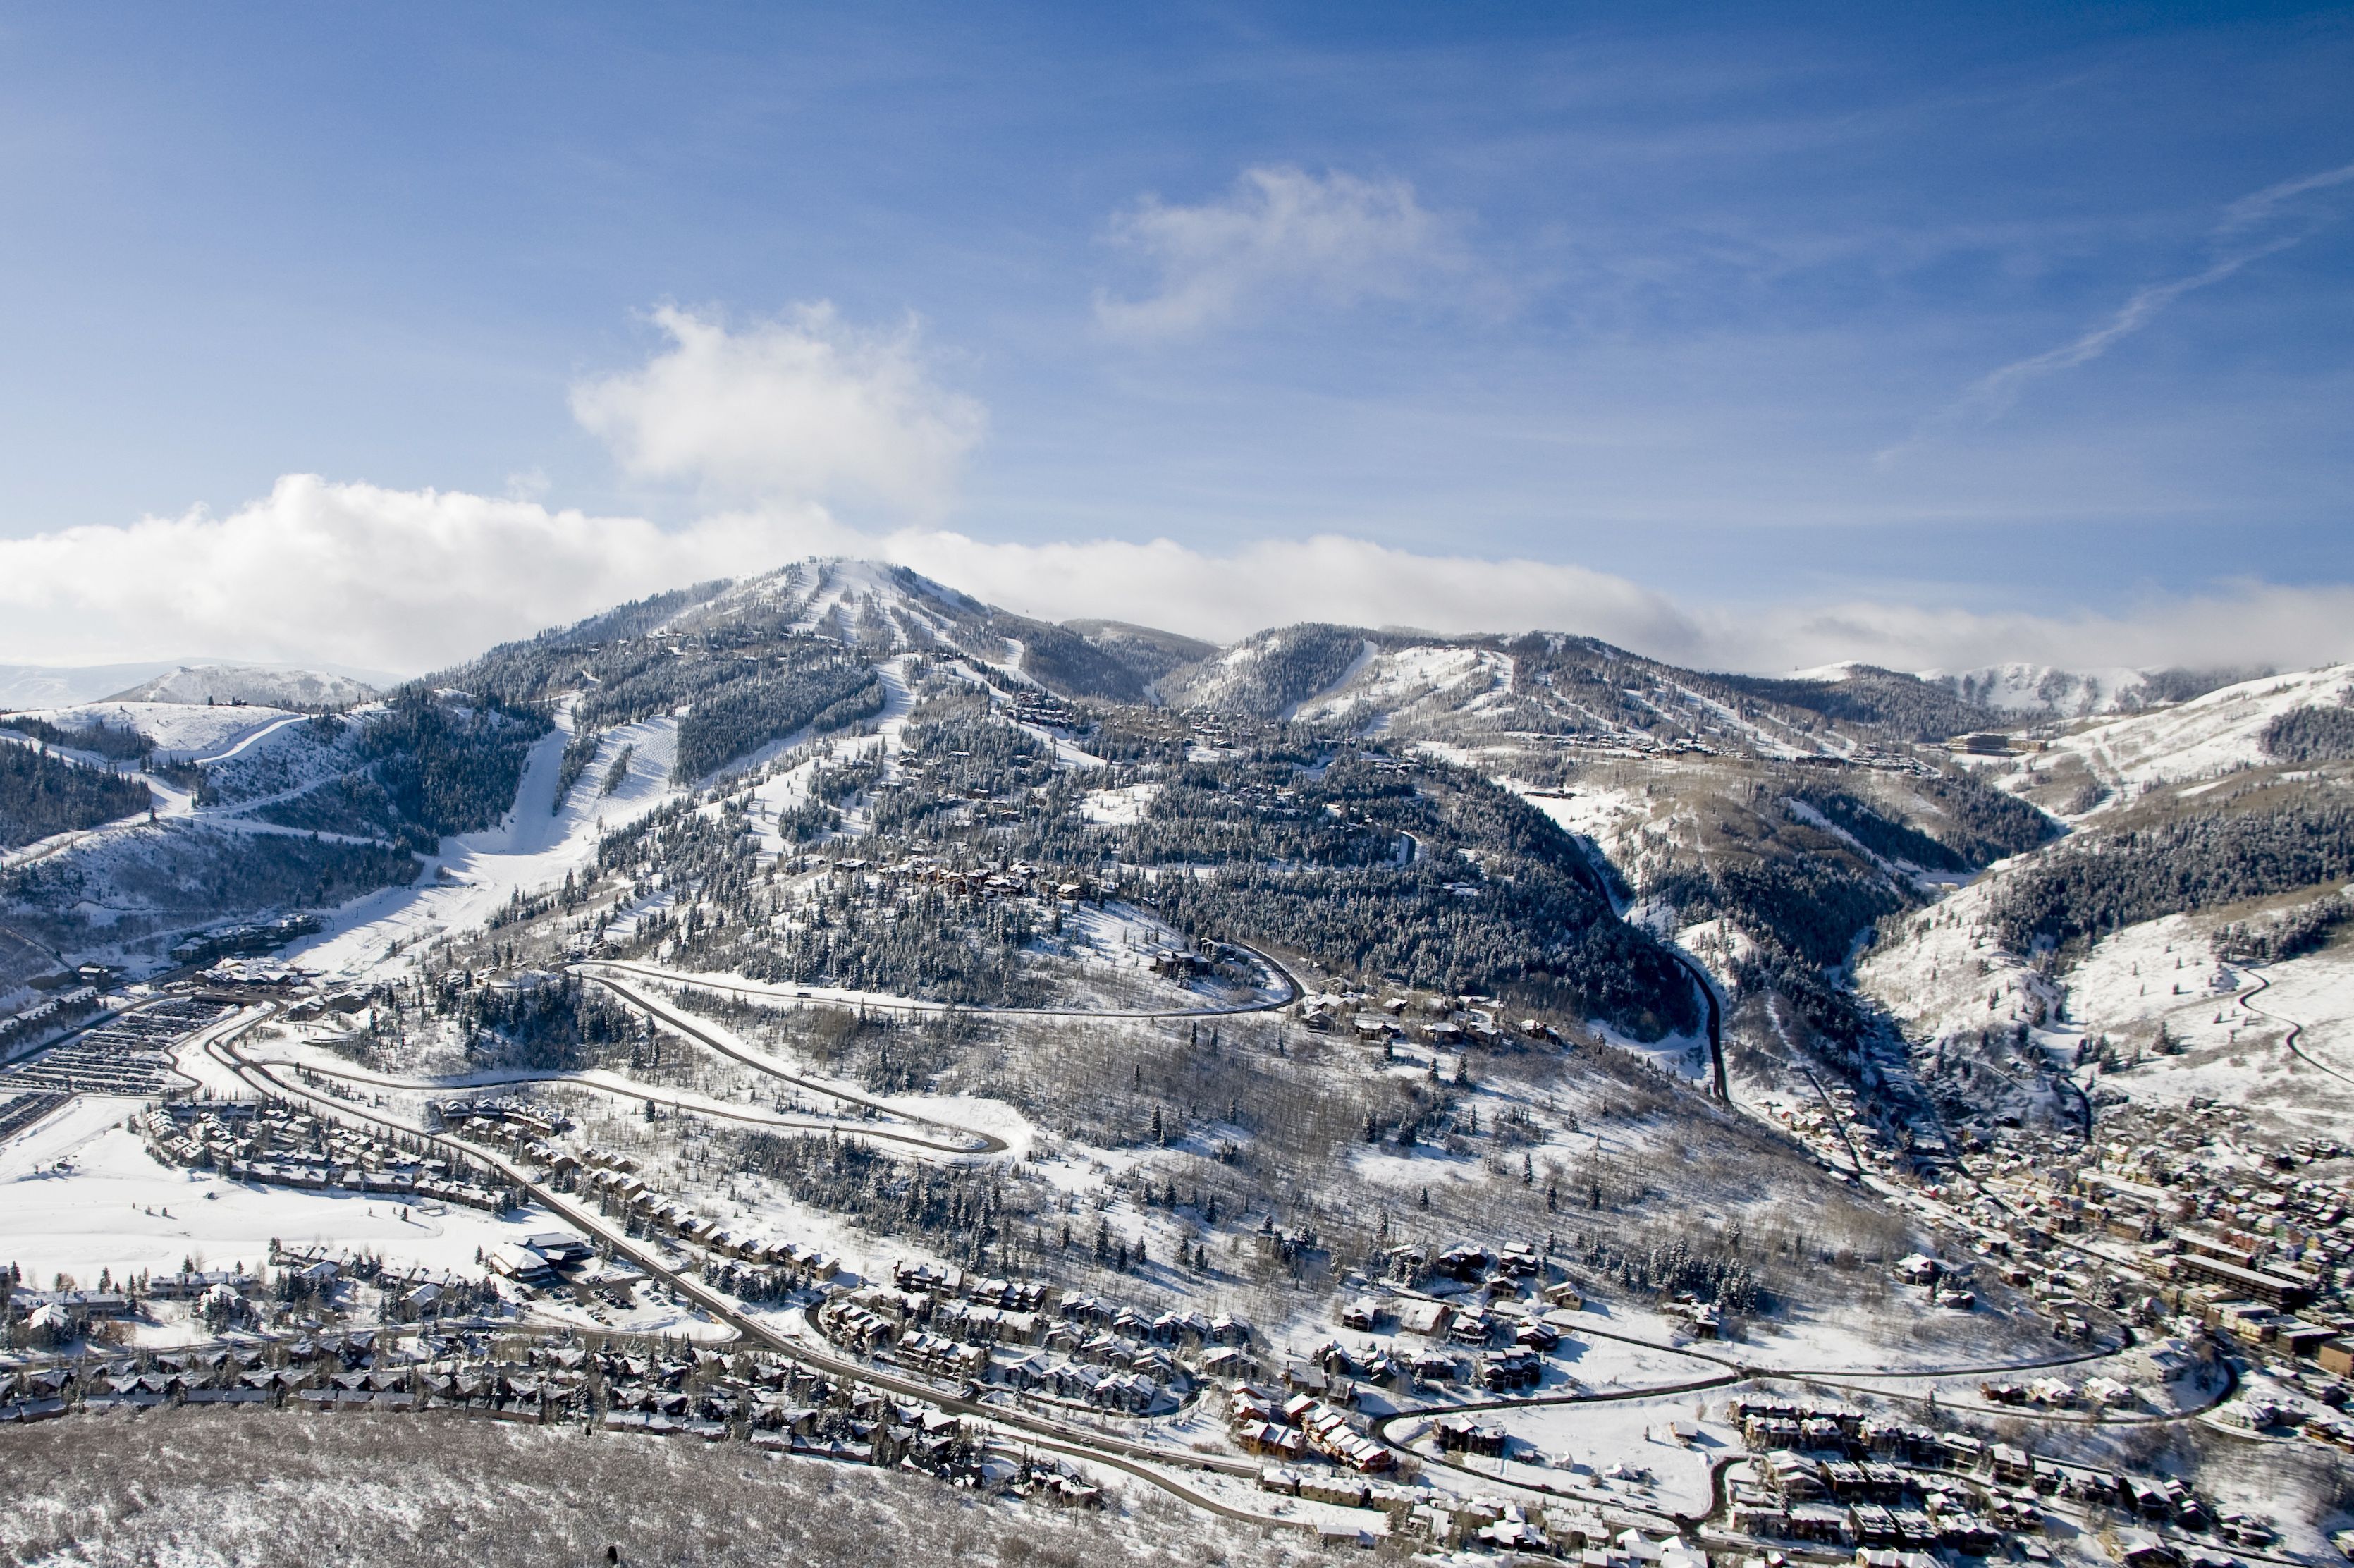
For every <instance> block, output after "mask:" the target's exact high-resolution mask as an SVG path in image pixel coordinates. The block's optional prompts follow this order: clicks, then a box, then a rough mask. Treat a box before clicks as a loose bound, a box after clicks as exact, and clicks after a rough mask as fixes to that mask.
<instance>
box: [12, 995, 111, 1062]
mask: <svg viewBox="0 0 2354 1568" xmlns="http://www.w3.org/2000/svg"><path fill="white" fill-rule="evenodd" d="M97 1011H98V988H97V987H96V986H94V985H78V986H75V987H73V988H72V989H70V990H69V991H60V992H59V993H58V994H57V995H55V996H52V997H50V998H48V1000H47V1001H37V1002H35V1003H34V1004H33V1005H32V1006H30V1007H27V1008H22V1009H20V1010H18V1011H17V1012H11V1013H6V1014H0V1057H5V1056H6V1055H7V1054H9V1053H10V1052H12V1051H14V1050H16V1048H18V1047H19V1046H22V1045H25V1044H28V1043H29V1042H32V1041H34V1040H37V1039H39V1038H40V1037H41V1036H42V1035H43V1034H45V1033H49V1032H50V1031H52V1030H55V1029H57V1028H58V1026H60V1025H61V1024H66V1023H70V1022H73V1021H74V1020H75V1019H78V1018H86V1017H88V1016H89V1015H90V1014H91V1013H92V1012H97Z"/></svg>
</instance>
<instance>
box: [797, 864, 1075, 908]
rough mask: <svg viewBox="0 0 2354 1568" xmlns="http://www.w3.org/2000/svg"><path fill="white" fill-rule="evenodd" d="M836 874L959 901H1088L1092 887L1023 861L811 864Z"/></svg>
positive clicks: (869, 886)
mask: <svg viewBox="0 0 2354 1568" xmlns="http://www.w3.org/2000/svg"><path fill="white" fill-rule="evenodd" d="M816 864H818V865H822V866H823V867H824V868H825V869H826V870H828V871H830V872H832V873H833V874H835V875H837V876H843V877H849V878H852V879H854V881H855V882H856V884H857V885H860V886H862V887H864V888H867V889H870V890H872V891H875V892H883V891H888V890H892V889H913V888H917V887H930V888H937V889H938V891H940V892H942V893H946V894H950V895H955V896H957V897H960V898H983V899H988V898H1044V897H1049V896H1051V897H1055V898H1059V899H1061V900H1063V901H1064V902H1066V903H1073V902H1076V901H1077V900H1079V899H1082V898H1088V897H1092V896H1094V895H1095V892H1096V888H1095V885H1094V884H1093V883H1091V882H1090V881H1088V880H1087V879H1086V878H1079V879H1076V880H1066V881H1061V882H1049V881H1048V880H1046V874H1045V872H1044V870H1043V869H1042V868H1041V867H1038V866H1035V865H1033V864H1031V863H1029V862H1028V861H1026V860H1015V861H1008V862H1006V863H1004V864H1002V865H1001V866H999V867H998V868H997V869H996V870H994V871H991V870H988V869H986V868H983V867H981V866H960V865H952V864H950V863H948V862H946V861H943V860H941V859H940V858H939V857H938V856H936V855H928V854H918V855H908V856H906V857H905V858H903V859H899V860H892V861H883V862H876V861H872V860H867V859H864V857H861V856H845V857H843V858H842V859H838V860H831V861H821V862H816Z"/></svg>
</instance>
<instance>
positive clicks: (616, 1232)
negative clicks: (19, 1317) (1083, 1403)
mask: <svg viewBox="0 0 2354 1568" xmlns="http://www.w3.org/2000/svg"><path fill="white" fill-rule="evenodd" d="M274 1012H275V1009H274V1008H273V1009H269V1010H266V1011H263V1012H259V1013H257V1014H256V1015H255V1016H254V1017H253V1018H251V1019H249V1020H247V1021H246V1022H245V1027H247V1028H250V1027H251V1026H252V1025H254V1024H257V1023H260V1022H262V1021H263V1020H265V1019H266V1018H268V1017H270V1016H271V1015H272V1014H273V1013H274ZM205 1049H206V1051H207V1054H210V1055H211V1056H212V1057H213V1059H214V1060H215V1061H217V1062H218V1063H219V1064H220V1065H222V1066H224V1067H225V1068H227V1069H228V1071H229V1072H231V1073H233V1074H235V1075H237V1076H238V1077H239V1079H241V1080H242V1081H244V1082H245V1083H247V1084H248V1085H249V1086H252V1087H253V1088H255V1089H257V1090H259V1091H260V1092H262V1093H264V1094H268V1095H271V1096H275V1097H281V1098H292V1099H299V1100H302V1101H303V1102H304V1103H305V1104H307V1105H309V1106H310V1107H312V1108H313V1109H314V1110H316V1111H318V1112H319V1113H320V1114H322V1115H323V1116H326V1117H329V1118H334V1119H336V1120H339V1121H345V1122H351V1121H357V1122H361V1123H364V1124H366V1125H367V1126H369V1127H372V1128H377V1129H379V1130H383V1131H388V1132H395V1133H398V1134H401V1135H403V1136H406V1137H408V1138H413V1139H421V1140H422V1141H424V1142H426V1143H428V1144H431V1145H433V1146H435V1147H437V1148H439V1149H440V1150H443V1151H444V1152H446V1153H450V1154H454V1155H457V1156H459V1157H461V1158H462V1159H465V1160H472V1161H473V1162H475V1163H476V1164H479V1165H483V1166H487V1167H489V1168H490V1169H492V1170H494V1171H498V1172H499V1173H500V1174H501V1175H502V1176H504V1178H506V1180H507V1181H510V1182H511V1183H513V1184H514V1186H515V1187H516V1188H517V1189H519V1190H520V1191H523V1192H528V1193H530V1194H531V1196H532V1198H533V1199H534V1200H535V1202H539V1203H540V1204H542V1205H543V1206H545V1207H546V1209H547V1210H548V1211H549V1212H550V1213H554V1214H557V1215H558V1216H560V1217H561V1218H563V1219H564V1220H565V1221H567V1223H569V1224H572V1225H573V1226H574V1227H576V1228H577V1229H578V1230H579V1231H580V1232H581V1233H582V1234H584V1235H588V1236H593V1237H596V1238H598V1239H599V1240H601V1241H603V1242H604V1243H605V1244H606V1245H609V1246H610V1248H611V1249H612V1250H613V1252H614V1253H615V1254H617V1255H620V1256H623V1257H626V1258H628V1259H629V1260H630V1261H631V1263H633V1264H635V1265H637V1266H639V1267H640V1268H642V1269H643V1270H645V1271H646V1273H647V1275H648V1276H649V1277H652V1278H656V1279H660V1280H662V1281H663V1283H664V1284H665V1285H667V1286H668V1287H670V1288H671V1289H672V1290H673V1291H674V1292H675V1293H677V1294H678V1295H679V1296H681V1297H684V1298H688V1299H691V1300H693V1301H694V1302H695V1304H696V1305H697V1306H699V1307H701V1308H703V1309H704V1310H705V1311H706V1312H708V1313H710V1314H711V1315H712V1316H713V1317H714V1318H716V1319H718V1320H719V1321H720V1322H723V1323H726V1325H728V1326H729V1327H730V1328H732V1329H734V1330H736V1331H737V1334H738V1335H739V1336H741V1337H743V1338H745V1339H748V1340H757V1341H758V1342H759V1343H761V1344H763V1345H766V1346H768V1347H769V1348H771V1349H773V1350H776V1351H781V1352H783V1353H784V1354H786V1355H790V1356H792V1357H794V1358H796V1359H798V1360H799V1361H802V1362H804V1363H806V1364H808V1365H811V1366H815V1367H819V1368H822V1369H823V1370H825V1371H826V1372H831V1373H832V1374H833V1375H835V1376H838V1377H842V1378H846V1379H852V1380H854V1381H857V1382H860V1383H866V1384H868V1385H869V1386H871V1387H875V1388H880V1389H884V1390H886V1391H888V1392H890V1393H896V1394H900V1395H902V1396H904V1397H906V1398H909V1399H913V1400H917V1401H918V1402H920V1403H922V1404H929V1405H933V1406H936V1407H938V1408H939V1409H942V1410H947V1411H950V1412H953V1413H955V1414H960V1415H969V1416H971V1417H973V1418H975V1419H977V1420H981V1421H984V1422H988V1423H991V1424H993V1425H997V1426H999V1427H1002V1428H1011V1429H1012V1431H1011V1433H1010V1435H1011V1436H1013V1438H1014V1439H1015V1440H1016V1441H1019V1442H1023V1443H1030V1444H1034V1445H1035V1446H1039V1447H1042V1448H1045V1449H1048V1450H1050V1451H1052V1452H1055V1453H1060V1454H1066V1455H1069V1456H1072V1457H1078V1458H1083V1459H1086V1460H1087V1461H1088V1462H1089V1463H1091V1464H1098V1465H1105V1466H1108V1467H1112V1468H1114V1469H1118V1470H1121V1471H1124V1472H1126V1473H1128V1474H1130V1475H1133V1476H1136V1477H1137V1478H1140V1479H1141V1480H1145V1481H1149V1482H1150V1483H1151V1484H1152V1485H1154V1486H1156V1487H1159V1488H1161V1489H1162V1490H1164V1491H1166V1492H1169V1493H1170V1494H1171V1495H1172V1496H1174V1497H1176V1498H1178V1499H1181V1500H1182V1501H1184V1502H1187V1503H1190V1504H1192V1505H1193V1506H1194V1507H1197V1508H1201V1509H1204V1510H1208V1511H1210V1512H1213V1513H1215V1514H1217V1515H1219V1516H1220V1517H1222V1518H1225V1519H1231V1520H1237V1521H1239V1522H1242V1523H1246V1524H1257V1525H1262V1526H1266V1527H1267V1528H1269V1529H1278V1530H1306V1529H1310V1526H1309V1525H1307V1524H1305V1523H1304V1522H1303V1521H1301V1520H1296V1519H1283V1518H1279V1517H1278V1516H1275V1515H1272V1514H1262V1513H1256V1512H1253V1511H1251V1510H1247V1509H1238V1508H1235V1507H1233V1506H1232V1505H1230V1504H1227V1503H1224V1502H1220V1501H1218V1500H1217V1499H1214V1498H1212V1497H1209V1496H1207V1495H1205V1494H1204V1493H1202V1492H1200V1491H1197V1490H1195V1489H1193V1488H1192V1487H1189V1486H1187V1485H1185V1484H1184V1483H1183V1482H1182V1481H1180V1480H1178V1479H1177V1478H1174V1477H1172V1476H1169V1475H1166V1474H1164V1473H1162V1472H1161V1471H1160V1470H1159V1469H1156V1468H1151V1467H1150V1466H1161V1465H1167V1466H1174V1467H1178V1468H1181V1469H1194V1470H1206V1471H1212V1472H1215V1473H1218V1474H1223V1475H1230V1476H1237V1477H1240V1476H1256V1475H1257V1473H1258V1466H1257V1464H1256V1463H1255V1462H1252V1461H1249V1460H1238V1459H1229V1458H1225V1457H1214V1456H1209V1455H1202V1454H1188V1453H1181V1452H1176V1451H1172V1450H1169V1449H1165V1448H1159V1447H1155V1446H1151V1445H1149V1444H1142V1443H1131V1442H1129V1441H1128V1440H1126V1439H1124V1438H1119V1437H1112V1436H1105V1435H1102V1434H1099V1433H1091V1432H1087V1431H1083V1430H1080V1429H1077V1428H1075V1427H1070V1426H1066V1425H1063V1424H1062V1423H1060V1422H1055V1421H1048V1420H1045V1419H1043V1418H1041V1417H1038V1416H1034V1415H1032V1414H1028V1413H1027V1412H1023V1411H1013V1410H1006V1409H1002V1408H1001V1407H999V1406H996V1405H991V1404H981V1403H980V1402H978V1401H973V1400H967V1399H962V1398H959V1397H956V1396H954V1395H950V1394H947V1393H943V1392H942V1391H941V1390H939V1389H938V1388H936V1387H934V1386H932V1385H931V1384H929V1383H924V1382H921V1381H918V1380H917V1379H913V1378H908V1377H902V1376H899V1375H897V1374H896V1373H892V1372H885V1371H882V1370H880V1369H878V1368H875V1367H873V1366H869V1365H867V1364H866V1363H864V1362H862V1361H853V1360H850V1359H849V1358H847V1357H843V1356H840V1355H836V1354H834V1353H832V1351H824V1350H818V1349H815V1348H812V1347H811V1345H810V1344H809V1343H808V1342H807V1341H805V1340H801V1339H798V1338H796V1337H793V1336H790V1335H788V1334H784V1333H781V1332H779V1331H778V1330H776V1329H774V1328H772V1327H771V1326H769V1324H767V1323H765V1322H762V1321H761V1320H760V1319H756V1318H753V1317H751V1316H749V1315H748V1314H747V1313H745V1312H744V1311H743V1310H741V1309H740V1308H737V1306H735V1305H734V1304H733V1303H732V1302H730V1301H729V1300H728V1299H727V1298H726V1297H724V1296H722V1295H721V1294H720V1293H719V1292H717V1291H716V1290H714V1289H712V1288H711V1287H709V1286H707V1285H705V1284H704V1283H703V1282H702V1281H701V1280H700V1279H697V1278H695V1277H694V1276H693V1275H692V1274H688V1273H684V1272H682V1271H680V1270H678V1269H675V1268H673V1267H672V1266H670V1265H669V1264H668V1263H667V1262H666V1261H664V1260H663V1257H662V1255H660V1254H659V1253H657V1252H656V1251H655V1250H654V1249H653V1248H652V1247H650V1246H648V1245H645V1244H644V1243H642V1241H640V1240H638V1239H637V1238H634V1237H631V1236H630V1235H628V1234H625V1233H624V1232H623V1231H622V1230H621V1229H620V1227H619V1226H617V1225H615V1224H613V1223H612V1222H611V1221H610V1220H608V1219H607V1218H605V1216H604V1215H602V1214H600V1213H597V1212H596V1211H595V1210H593V1209H590V1208H588V1207H587V1206H585V1205H583V1204H580V1203H578V1202H573V1201H572V1200H571V1199H570V1198H568V1197H567V1196H566V1195H564V1194H562V1193H559V1192H554V1191H553V1190H551V1189H550V1188H548V1187H547V1186H546V1185H545V1184H544V1183H542V1182H540V1181H537V1180H536V1179H535V1178H534V1177H532V1176H530V1175H529V1174H527V1173H526V1172H525V1171H523V1169H522V1168H521V1167H520V1166H518V1165H517V1164H515V1162H514V1161H513V1160H509V1159H507V1158H506V1157H505V1156H504V1155H502V1154H500V1153H498V1152H497V1151H496V1150H489V1149H484V1148H482V1147H480V1146H478V1145H476V1144H473V1143H471V1142H469V1141H467V1140H465V1139H459V1138H453V1137H451V1136H450V1135H449V1134H447V1133H435V1132H429V1131H427V1130H426V1129H425V1128H421V1127H418V1126H416V1125H413V1124H411V1123H408V1122H405V1121H401V1120H399V1119H398V1118H393V1117H388V1116H385V1115H383V1114H382V1113H381V1112H379V1111H376V1110H374V1109H372V1108H370V1107H365V1106H357V1105H354V1104H352V1103H351V1102H349V1101H347V1100H341V1099H337V1098H335V1097H334V1096H332V1095H325V1094H321V1093H318V1092H316V1091H313V1090H312V1089H309V1088H306V1087H305V1086H303V1085H302V1083H301V1082H300V1081H299V1080H298V1081H294V1082H289V1081H287V1080H286V1079H285V1078H281V1077H280V1076H278V1075H276V1074H274V1073H272V1072H270V1070H269V1067H270V1065H269V1064H263V1063H258V1062H255V1061H252V1060H251V1059H249V1058H248V1057H246V1056H244V1055H243V1054H241V1053H240V1052H239V1050H238V1043H237V1039H236V1037H235V1035H234V1034H230V1033H223V1034H221V1035H219V1036H217V1037H215V1038H214V1039H211V1040H208V1041H207V1042H206V1044H205ZM289 1071H290V1072H291V1071H292V1069H291V1068H290V1069H289Z"/></svg>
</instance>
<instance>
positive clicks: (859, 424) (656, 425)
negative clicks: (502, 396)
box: [572, 303, 986, 517]
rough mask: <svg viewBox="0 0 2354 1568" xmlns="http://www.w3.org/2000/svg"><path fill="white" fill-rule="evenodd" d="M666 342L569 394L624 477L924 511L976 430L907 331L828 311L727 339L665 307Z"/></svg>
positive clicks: (722, 329)
mask: <svg viewBox="0 0 2354 1568" xmlns="http://www.w3.org/2000/svg"><path fill="white" fill-rule="evenodd" d="M652 319H653V322H654V324H655V325H656V326H658V327H660V328H661V329H662V331H663V333H664V334H666V335H667V336H668V337H669V339H670V347H669V348H668V349H666V350H664V351H663V353H661V354H658V355H654V356H653V358H652V359H651V360H649V361H648V362H647V363H646V364H645V365H644V366H642V367H641V368H639V369H636V370H631V371H625V372H622V373H620V374H618V375H614V376H603V377H600V378H598V379H595V380H590V381H585V382H582V383H580V384H579V385H578V386H576V387H573V389H572V412H573V416H574V417H575V418H578V420H579V421H580V423H581V424H582V425H584V426H586V427H587V428H588V429H589V430H590V431H591V432H592V433H593V434H595V435H597V436H599V437H600V438H602V439H603V440H605V441H606V442H607V443H608V444H609V445H610V446H611V448H612V449H613V452H614V455H615V457H616V458H617V459H618V460H619V461H620V464H621V466H622V468H623V469H624V470H626V471H629V472H631V473H632V474H636V475H638V476H640V477H642V478H648V479H659V480H677V481H684V482H688V483H692V484H694V485H695V486H697V487H698V488H699V489H700V490H701V491H702V492H703V493H705V494H706V495H711V496H720V497H729V498H736V499H747V500H761V501H787V502H820V503H832V504H836V505H849V506H866V505H880V506H882V507H885V508H887V509H890V510H893V511H895V512H897V513H900V514H912V515H916V516H919V517H928V516H933V515H936V514H938V513H939V512H940V511H941V510H942V509H943V508H944V507H945V506H946V505H947V503H948V501H949V496H950V494H951V493H952V492H953V489H954V486H955V482H956V475H957V470H958V467H959V465H960V463H961V462H962V461H963V459H964V456H965V454H966V453H967V452H969V451H970V450H972V448H973V446H974V445H975V443H977V442H978V441H979V440H981V431H982V428H983V426H984V424H985V422H986V421H985V418H984V416H983V414H982V411H981V405H980V404H979V403H977V402H975V401H973V400H972V399H971V398H970V397H963V396H960V395H959V394H957V393H954V392H950V391H948V390H945V389H943V388H941V387H938V386H937V385H936V384H935V383H934V381H933V379H932V377H931V375H930V373H929V367H928V366H927V364H926V363H925V360H924V357H923V355H922V352H921V344H920V343H919V341H918V337H917V331H916V328H915V326H914V324H913V323H909V324H907V325H906V326H903V327H901V328H899V329H898V330H897V331H895V332H867V331H862V330H859V329H856V328H853V327H850V326H846V325H844V324H843V322H842V321H841V320H840V319H839V318H838V317H837V316H836V315H835V313H834V312H833V308H832V306H831V305H827V304H822V303H820V304H813V305H802V306H799V307H797V308H795V309H794V310H793V311H791V312H790V313H788V314H786V315H784V316H782V317H780V318H779V319H777V320H773V321H766V322H758V323H753V324H752V325H750V326H748V327H745V328H743V329H741V330H736V331H731V330H730V329H729V328H728V326H727V325H726V323H724V322H721V321H719V320H717V319H716V318H714V317H710V316H703V315H697V314H695V313H694V312H691V311H685V310H681V309H679V308H678V307H676V306H671V305H665V306H663V307H662V308H661V309H659V310H657V311H655V312H654V313H653V318H652Z"/></svg>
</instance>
